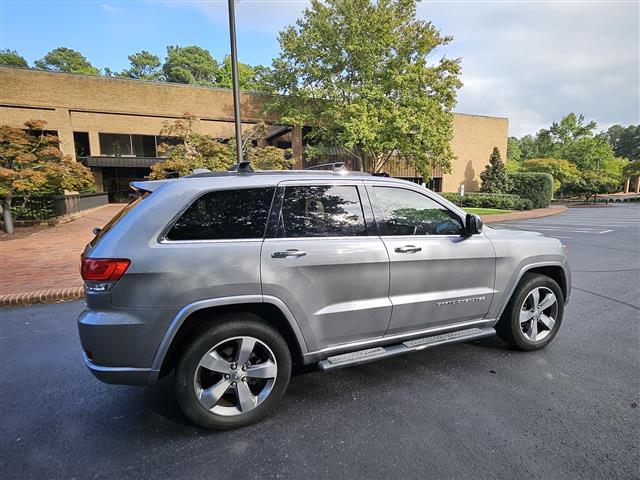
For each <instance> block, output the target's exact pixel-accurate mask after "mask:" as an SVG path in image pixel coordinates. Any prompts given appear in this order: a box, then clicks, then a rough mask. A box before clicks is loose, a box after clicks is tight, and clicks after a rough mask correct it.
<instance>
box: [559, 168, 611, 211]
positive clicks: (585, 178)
mask: <svg viewBox="0 0 640 480" xmlns="http://www.w3.org/2000/svg"><path fill="white" fill-rule="evenodd" d="M619 186H620V184H619V182H618V181H617V180H616V179H613V178H611V177H609V176H607V175H606V174H604V173H602V172H594V171H586V172H581V173H580V175H579V176H578V177H577V178H576V179H575V180H574V181H572V182H570V183H569V185H568V190H569V191H570V192H571V193H575V194H578V195H583V196H584V200H585V202H586V203H589V199H590V198H591V197H592V196H594V195H598V194H600V193H613V192H615V191H616V190H617V189H618V187H619Z"/></svg>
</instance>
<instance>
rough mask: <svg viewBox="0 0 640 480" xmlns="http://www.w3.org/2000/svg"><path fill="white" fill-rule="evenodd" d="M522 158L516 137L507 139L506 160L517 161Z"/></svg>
mask: <svg viewBox="0 0 640 480" xmlns="http://www.w3.org/2000/svg"><path fill="white" fill-rule="evenodd" d="M521 159H522V150H520V142H519V141H518V139H517V138H516V137H509V138H508V139H507V161H508V162H519V161H520V160H521Z"/></svg>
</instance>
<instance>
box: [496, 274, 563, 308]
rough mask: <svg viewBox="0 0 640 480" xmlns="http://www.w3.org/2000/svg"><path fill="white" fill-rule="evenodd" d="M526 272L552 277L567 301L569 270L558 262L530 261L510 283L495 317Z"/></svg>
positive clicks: (509, 298)
mask: <svg viewBox="0 0 640 480" xmlns="http://www.w3.org/2000/svg"><path fill="white" fill-rule="evenodd" d="M526 273H539V274H541V275H545V276H547V277H549V278H551V279H553V280H554V281H555V282H556V283H557V284H558V285H559V286H560V290H562V296H563V297H564V302H565V303H567V302H568V298H569V294H570V292H571V277H570V274H569V272H567V267H566V266H565V265H564V264H562V263H560V262H542V263H532V264H529V265H526V266H524V267H523V268H522V269H521V270H520V273H519V274H518V277H517V278H516V280H515V281H514V282H513V283H512V285H511V287H510V289H509V294H508V295H506V297H505V299H504V301H503V305H502V306H501V308H500V311H499V313H498V315H497V316H496V318H500V317H501V316H502V313H503V312H504V310H505V308H507V304H508V303H509V301H510V300H511V297H512V296H513V292H514V291H515V289H516V287H517V286H518V285H519V284H520V282H521V281H522V277H524V275H525V274H526Z"/></svg>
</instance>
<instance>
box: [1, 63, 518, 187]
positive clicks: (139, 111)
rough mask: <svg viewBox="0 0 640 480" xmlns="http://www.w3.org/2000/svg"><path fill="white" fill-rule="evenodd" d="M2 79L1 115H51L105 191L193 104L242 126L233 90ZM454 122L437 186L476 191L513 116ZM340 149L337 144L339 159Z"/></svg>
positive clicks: (404, 171)
mask: <svg viewBox="0 0 640 480" xmlns="http://www.w3.org/2000/svg"><path fill="white" fill-rule="evenodd" d="M0 85H2V88H1V89H0V123H1V124H3V125H10V126H13V127H20V126H22V124H23V123H24V122H25V121H26V120H31V119H38V120H46V121H47V123H48V124H47V127H46V128H47V129H48V130H51V131H52V132H55V133H56V134H57V135H58V137H59V139H60V149H61V150H62V151H63V152H64V153H66V154H69V155H72V156H73V157H74V158H75V159H77V160H79V161H82V162H84V163H85V164H86V165H87V166H89V167H91V169H92V171H93V173H94V177H95V180H96V187H97V190H98V191H109V192H116V191H123V190H127V189H128V183H129V182H130V181H131V180H134V179H140V178H144V177H145V176H146V175H148V174H149V167H150V166H151V165H152V164H153V163H155V162H157V161H161V157H160V156H159V155H160V154H159V152H158V148H157V147H158V145H159V144H160V143H162V142H167V143H170V142H172V141H176V140H177V139H173V138H166V137H160V131H161V130H162V128H163V126H164V125H165V124H166V123H167V122H169V123H170V122H173V121H175V120H176V119H178V118H180V117H181V115H182V114H183V113H185V112H189V113H190V114H192V115H194V116H195V118H196V121H195V130H196V131H198V132H200V133H204V134H207V135H211V136H213V137H217V138H221V139H222V138H229V137H230V136H232V135H233V131H234V125H233V100H232V95H231V91H230V90H224V89H218V88H208V87H198V86H193V85H181V84H176V83H164V82H147V81H140V80H128V79H119V78H107V77H98V76H87V75H73V74H67V73H58V72H48V71H42V70H27V69H19V68H9V67H0ZM263 100H264V96H263V95H261V94H257V93H251V92H243V93H242V94H241V116H242V121H243V128H250V127H251V126H252V125H253V124H255V123H256V122H258V121H259V120H261V119H264V116H263V115H262V114H261V103H262V102H263ZM265 120H266V121H267V123H268V124H269V125H270V126H269V133H268V135H267V137H266V139H265V142H266V143H267V144H270V145H274V146H277V147H281V148H291V149H292V152H293V156H294V158H295V159H296V168H305V167H307V166H311V165H312V164H313V163H312V162H311V161H310V160H309V159H307V158H306V157H305V153H304V152H305V147H304V141H303V138H304V135H303V133H304V131H303V130H304V128H300V127H289V126H283V125H278V123H277V119H265ZM453 127H454V128H453V131H454V137H453V141H452V147H453V151H454V154H455V155H456V157H457V158H456V160H455V161H454V162H453V165H452V172H451V173H450V174H443V173H442V172H441V171H440V170H439V169H434V171H433V172H432V177H433V178H432V181H431V184H430V186H431V187H432V188H433V189H434V190H437V191H456V190H457V189H458V188H459V186H460V184H461V183H464V185H465V189H466V190H467V191H475V190H477V189H478V187H479V174H480V172H481V171H482V170H483V169H484V167H485V165H486V164H487V163H488V159H489V155H490V154H491V150H492V149H493V147H494V146H497V147H498V148H499V149H500V151H501V152H502V154H503V156H506V148H507V129H508V120H507V119H506V118H497V117H485V116H477V115H466V114H455V115H454V125H453ZM339 156H340V155H339V152H336V155H335V157H336V158H334V160H338V159H340V158H339ZM347 160H348V159H347ZM388 173H390V174H391V175H393V176H396V177H402V178H407V179H413V180H418V179H419V177H420V176H419V174H418V173H417V172H416V171H415V170H414V169H413V168H411V167H410V166H408V165H406V164H404V163H396V164H394V165H391V166H390V167H389V168H388Z"/></svg>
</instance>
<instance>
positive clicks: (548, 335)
mask: <svg viewBox="0 0 640 480" xmlns="http://www.w3.org/2000/svg"><path fill="white" fill-rule="evenodd" d="M563 314H564V296H563V295H562V289H561V288H560V286H559V285H558V284H557V283H556V281H555V280H553V279H552V278H549V277H547V276H546V275H540V274H536V273H526V274H525V275H524V276H523V277H522V280H521V281H520V283H519V284H518V286H517V287H516V290H515V292H513V295H512V296H511V300H509V303H508V304H507V307H506V308H505V310H504V313H503V314H502V316H501V317H500V320H499V321H498V324H497V325H496V330H497V332H498V335H499V336H500V338H502V339H503V340H504V341H505V342H507V343H509V344H510V345H511V346H512V347H514V348H517V349H518V350H525V351H531V350H539V349H541V348H544V347H546V346H547V345H548V344H549V343H550V342H551V340H553V338H554V337H555V336H556V334H557V333H558V329H559V328H560V324H561V323H562V318H563Z"/></svg>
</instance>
